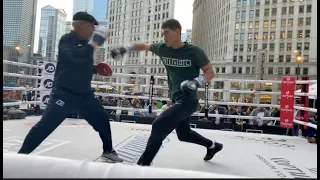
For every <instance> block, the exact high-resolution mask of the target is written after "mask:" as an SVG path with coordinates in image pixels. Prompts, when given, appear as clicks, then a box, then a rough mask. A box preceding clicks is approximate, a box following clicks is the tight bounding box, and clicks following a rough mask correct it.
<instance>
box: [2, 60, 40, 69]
mask: <svg viewBox="0 0 320 180" xmlns="http://www.w3.org/2000/svg"><path fill="white" fill-rule="evenodd" d="M3 64H10V65H16V66H24V67H31V68H43V66H38V65H32V64H26V63H20V62H14V61H9V60H3Z"/></svg>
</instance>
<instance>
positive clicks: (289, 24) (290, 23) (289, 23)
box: [288, 19, 293, 27]
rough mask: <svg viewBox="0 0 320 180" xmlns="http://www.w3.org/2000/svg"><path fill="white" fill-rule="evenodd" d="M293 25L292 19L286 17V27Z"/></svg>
mask: <svg viewBox="0 0 320 180" xmlns="http://www.w3.org/2000/svg"><path fill="white" fill-rule="evenodd" d="M292 25H293V19H288V27H291V26H292Z"/></svg>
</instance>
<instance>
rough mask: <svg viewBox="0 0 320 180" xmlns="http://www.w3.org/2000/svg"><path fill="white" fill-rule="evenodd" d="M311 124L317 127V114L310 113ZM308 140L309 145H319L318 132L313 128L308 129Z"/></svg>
mask: <svg viewBox="0 0 320 180" xmlns="http://www.w3.org/2000/svg"><path fill="white" fill-rule="evenodd" d="M308 116H309V123H312V124H315V125H317V120H316V119H315V113H314V112H309V113H308ZM306 138H307V141H308V142H309V143H317V131H316V129H314V128H313V127H307V129H306Z"/></svg>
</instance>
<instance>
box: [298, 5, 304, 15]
mask: <svg viewBox="0 0 320 180" xmlns="http://www.w3.org/2000/svg"><path fill="white" fill-rule="evenodd" d="M299 13H300V14H303V13H304V6H299Z"/></svg>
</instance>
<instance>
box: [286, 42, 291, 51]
mask: <svg viewBox="0 0 320 180" xmlns="http://www.w3.org/2000/svg"><path fill="white" fill-rule="evenodd" d="M291 50H292V44H291V43H287V51H291Z"/></svg>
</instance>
